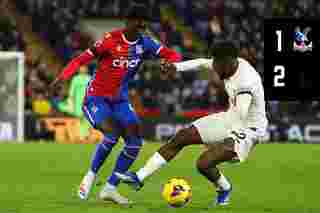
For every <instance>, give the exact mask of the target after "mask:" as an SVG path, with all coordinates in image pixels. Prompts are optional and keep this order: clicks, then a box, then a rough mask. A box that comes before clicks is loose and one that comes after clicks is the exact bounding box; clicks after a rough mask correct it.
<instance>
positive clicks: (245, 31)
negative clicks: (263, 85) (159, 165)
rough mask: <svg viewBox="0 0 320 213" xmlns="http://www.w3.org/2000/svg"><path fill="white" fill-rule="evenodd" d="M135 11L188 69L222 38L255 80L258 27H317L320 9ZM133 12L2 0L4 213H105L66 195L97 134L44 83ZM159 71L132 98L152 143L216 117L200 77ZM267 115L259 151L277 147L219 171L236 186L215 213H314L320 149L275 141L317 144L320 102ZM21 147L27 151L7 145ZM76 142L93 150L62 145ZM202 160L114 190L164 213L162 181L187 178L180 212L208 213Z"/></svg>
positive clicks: (296, 2) (142, 77)
mask: <svg viewBox="0 0 320 213" xmlns="http://www.w3.org/2000/svg"><path fill="white" fill-rule="evenodd" d="M135 2H136V3H141V2H142V3H144V4H148V8H150V10H148V11H146V12H149V13H150V15H151V16H152V18H153V19H152V20H151V21H150V24H149V33H150V34H151V35H152V36H153V37H155V38H156V39H158V40H159V41H161V42H162V43H164V44H166V45H167V46H169V47H172V48H175V49H176V50H178V51H179V52H181V53H182V54H183V56H184V60H187V59H192V58H196V57H199V56H202V57H205V56H207V55H208V47H209V46H210V43H212V41H214V40H215V39H216V38H218V37H220V36H223V37H228V38H232V39H236V40H239V41H240V42H241V54H242V57H244V58H246V59H247V60H248V61H249V62H250V63H252V65H253V66H255V67H256V69H257V71H258V72H259V73H261V75H262V76H263V73H264V72H266V71H265V70H264V27H263V20H264V18H268V17H272V16H286V17H320V2H319V1H318V0H290V1H289V0H272V1H267V0H196V1H192V0H161V1H156V0H144V1H138V0H136V1H135ZM135 2H134V1H131V0H90V1H89V0H0V144H1V143H3V144H1V147H0V162H1V163H0V165H1V173H0V174H1V175H0V180H1V181H0V212H1V213H2V212H4V213H17V212H28V213H29V212H30V213H31V212H32V213H36V212H39V213H40V212H47V213H48V212H57V211H59V212H62V213H64V212H66V213H67V212H76V211H77V212H88V211H89V210H90V212H93V213H95V212H102V211H105V206H103V205H100V204H98V203H96V201H94V199H95V198H92V199H91V200H90V201H89V204H88V203H82V202H79V200H78V199H77V198H75V197H74V196H73V195H74V194H72V193H71V191H72V190H73V189H74V190H76V188H77V186H78V183H79V182H80V178H81V177H82V175H83V172H85V171H86V169H87V165H88V164H89V158H90V153H91V151H92V150H93V149H94V145H90V144H94V143H97V142H99V137H100V134H99V132H96V131H91V130H90V131H89V132H87V131H85V134H84V135H83V132H82V131H81V129H82V127H83V125H82V117H81V113H80V115H79V113H77V111H76V110H70V109H71V108H74V107H76V106H74V105H75V103H77V101H74V100H73V99H72V98H71V97H70V94H71V93H72V92H71V90H72V89H71V87H72V86H71V85H70V84H71V82H67V83H65V85H63V86H62V87H61V88H60V89H59V90H57V91H54V92H50V91H48V85H49V83H50V82H51V81H52V80H53V79H54V77H55V76H56V75H57V73H58V72H60V71H61V70H62V68H63V67H64V65H66V63H67V62H68V61H69V60H70V59H71V58H72V57H73V56H75V55H77V54H79V52H81V51H82V50H84V49H86V48H87V47H88V46H89V45H90V44H92V43H93V42H94V40H95V39H97V38H99V37H101V36H102V34H103V32H105V31H110V30H112V29H114V28H118V27H121V26H123V22H122V21H121V20H120V19H119V18H120V17H121V16H123V14H124V11H125V9H126V8H128V7H129V6H130V5H131V4H134V3H135ZM9 52H10V53H9ZM12 52H19V53H22V54H23V55H24V57H22V55H21V54H20V55H19V54H18V55H15V53H12ZM21 66H22V68H21ZM158 66H159V64H158V63H157V62H155V61H148V62H146V63H144V64H143V66H142V67H141V70H140V72H139V74H138V75H137V76H136V78H135V81H133V82H131V89H130V96H131V99H132V101H133V103H134V107H135V109H136V111H137V112H138V113H139V115H140V116H141V118H142V119H143V126H144V130H145V131H144V133H145V138H146V141H149V142H151V141H152V142H155V141H164V139H166V138H168V137H170V136H172V135H173V134H174V133H175V132H176V130H177V129H179V128H181V127H183V126H184V125H185V124H187V123H188V122H190V121H191V120H194V119H196V118H199V117H201V116H203V115H207V114H208V113H211V112H214V111H217V110H219V104H218V100H217V98H216V96H215V91H214V89H213V88H210V87H208V82H207V80H206V72H197V71H194V72H190V73H183V74H180V73H179V74H178V75H177V76H175V79H173V80H170V81H165V80H163V79H161V78H160V77H159V75H158V70H159V67H158ZM95 68H96V64H95V63H92V64H90V65H89V66H87V67H82V68H81V72H82V73H86V72H87V73H88V74H84V75H89V76H90V74H91V73H93V72H94V70H95ZM22 71H24V72H22ZM84 82H85V80H84ZM82 86H83V85H82ZM73 90H74V89H73ZM80 95H81V94H80ZM22 104H23V105H22ZM269 106H270V107H269V112H270V118H271V124H270V126H269V131H268V136H267V137H266V139H265V143H277V144H272V145H264V144H262V145H261V149H260V147H259V148H258V149H257V152H255V153H253V155H252V160H251V161H249V162H248V163H246V164H243V165H242V166H240V167H234V166H226V168H225V170H224V171H225V172H226V174H227V175H230V176H231V177H232V180H233V181H234V183H235V184H236V188H235V196H234V200H233V201H234V203H235V204H236V205H235V207H234V208H233V207H231V210H230V209H227V210H225V211H224V210H222V211H219V212H254V213H258V212H281V213H283V212H290V213H301V212H319V204H318V203H319V202H318V200H317V199H318V196H317V194H315V193H317V190H315V185H316V183H317V181H318V179H319V178H318V176H317V175H316V172H315V171H317V170H318V166H319V165H318V160H317V159H319V156H320V154H319V151H320V147H319V146H317V145H314V146H313V145H310V146H307V145H303V146H301V145H299V144H291V145H287V144H286V145H282V144H278V143H320V138H319V137H320V102H319V101H309V102H307V101H306V102H300V101H296V102H287V101H281V102H279V101H272V102H269ZM23 127H24V128H23ZM84 129H86V127H85V125H84ZM22 130H23V132H21V131H22ZM22 133H23V134H22ZM21 135H22V136H24V139H23V138H22V137H21ZM17 141H18V142H23V143H25V144H21V145H18V146H16V145H14V144H12V143H13V142H17ZM38 143H39V144H41V145H39V144H38ZM56 143H57V144H63V145H56ZM74 143H77V144H79V143H80V144H88V145H78V146H76V145H68V144H74ZM158 147H159V144H158V143H147V144H146V145H145V146H144V149H143V152H142V154H141V155H140V157H139V159H138V161H137V162H136V163H135V165H134V167H137V165H142V163H143V162H144V161H145V160H146V159H147V158H148V157H149V156H150V155H151V153H153V152H154V151H155V150H156V149H157V148H158ZM116 149H119V148H118V147H117V148H116ZM200 151H201V148H198V147H195V148H194V149H191V150H190V152H188V154H187V155H182V156H179V157H178V158H179V161H175V162H173V163H172V164H171V165H170V168H167V169H164V171H163V173H161V174H160V175H156V176H155V179H154V181H152V182H150V185H149V186H148V187H147V186H146V187H145V189H144V190H143V192H142V193H133V192H128V191H129V190H128V189H127V188H122V187H123V186H122V185H121V187H120V188H121V190H123V191H124V192H126V193H129V195H130V196H131V197H132V198H133V199H135V200H139V201H140V206H138V207H137V209H136V210H134V211H138V212H139V213H140V212H141V213H144V212H151V211H158V212H160V213H161V212H168V209H167V208H166V205H165V204H164V203H163V201H161V199H160V193H159V190H160V187H159V183H163V182H164V181H165V180H166V179H167V178H169V177H170V176H172V175H179V176H183V177H187V178H189V179H190V180H191V183H192V187H193V194H194V199H193V201H192V203H191V208H185V209H183V211H184V212H204V211H205V210H204V207H206V205H207V204H208V203H207V201H208V202H209V200H208V198H210V197H211V196H212V194H211V193H212V192H213V190H208V187H209V188H210V187H211V186H209V185H208V183H207V182H205V181H204V179H201V177H200V176H199V175H198V174H197V173H196V172H195V171H194V170H193V169H194V168H193V167H192V166H190V164H189V162H190V163H191V162H193V160H195V157H197V155H198V153H199V152H200ZM115 152H117V150H116V151H115ZM270 153H272V157H271V155H270ZM115 156H116V154H114V155H112V156H111V158H110V159H108V161H109V162H108V163H107V165H106V168H104V170H103V171H102V174H101V176H103V177H105V176H107V175H108V174H109V172H110V170H111V169H112V165H113V163H114V161H115ZM185 162H188V163H187V164H186V163H185ZM231 168H232V169H231ZM191 169H192V170H191ZM178 171H179V172H178ZM239 174H241V175H239ZM102 182H103V180H99V181H98V183H100V184H101V183H102ZM261 183H263V184H261ZM94 190H97V189H94ZM312 192H313V193H312ZM130 193H131V194H130ZM71 195H72V196H71ZM251 195H254V196H251ZM93 197H94V196H93ZM141 204H142V205H141ZM110 209H111V211H112V212H128V211H130V210H124V209H119V208H115V207H110ZM110 209H109V210H110ZM229 210H230V211H229Z"/></svg>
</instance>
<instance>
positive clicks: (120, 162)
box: [108, 136, 143, 186]
mask: <svg viewBox="0 0 320 213" xmlns="http://www.w3.org/2000/svg"><path fill="white" fill-rule="evenodd" d="M142 143H143V140H142V138H141V137H138V136H130V137H127V138H126V145H125V147H124V148H123V150H122V152H121V153H120V155H119V156H118V159H117V162H116V165H115V168H114V169H113V172H112V175H111V176H110V177H109V179H108V182H109V184H111V185H113V186H117V185H118V184H119V183H120V180H119V178H118V177H117V176H116V174H115V173H116V172H118V173H125V172H126V171H128V170H129V168H130V166H131V165H132V164H133V162H134V161H135V160H136V158H137V157H138V154H139V151H140V148H141V146H142Z"/></svg>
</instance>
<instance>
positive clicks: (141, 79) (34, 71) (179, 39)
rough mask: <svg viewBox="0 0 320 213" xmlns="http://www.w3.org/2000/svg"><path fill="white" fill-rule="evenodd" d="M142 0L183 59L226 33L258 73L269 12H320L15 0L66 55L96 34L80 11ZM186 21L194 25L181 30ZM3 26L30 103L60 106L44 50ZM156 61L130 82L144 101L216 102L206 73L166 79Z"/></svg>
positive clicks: (300, 6)
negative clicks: (19, 60) (21, 64)
mask: <svg viewBox="0 0 320 213" xmlns="http://www.w3.org/2000/svg"><path fill="white" fill-rule="evenodd" d="M140 2H142V3H144V4H148V8H150V10H149V11H148V12H149V13H150V15H151V17H152V20H151V21H150V29H151V31H152V32H153V33H154V34H155V35H156V36H157V37H158V38H159V39H160V41H161V42H162V43H164V44H165V45H167V46H169V47H171V48H174V49H176V50H177V51H179V52H181V54H182V55H183V57H184V58H183V59H184V60H188V59H193V58H197V57H206V56H207V52H208V49H209V48H210V45H211V44H212V42H213V41H214V40H215V39H216V38H220V37H225V38H230V39H235V40H238V41H240V45H241V56H242V57H244V58H246V59H247V60H248V61H249V62H250V63H251V64H252V65H253V66H255V67H256V69H257V71H258V72H259V73H261V74H263V72H264V70H263V69H264V66H263V65H264V55H263V54H264V32H263V30H264V29H263V19H264V17H269V16H271V14H273V15H275V16H295V17H302V16H310V17H316V16H319V15H320V2H318V1H315V0H297V1H288V0H274V1H272V4H271V1H265V0H248V1H243V0H197V1H190V0H172V1H169V0H164V1H156V0H146V1H139V0H136V1H135V2H133V1H129V0H90V1H89V0H68V1H65V0H28V1H16V4H17V7H18V9H19V11H20V12H21V13H23V14H25V15H30V16H32V20H33V24H32V26H33V28H34V29H33V30H34V31H35V32H38V33H39V35H40V36H41V37H42V38H43V39H44V40H46V41H47V42H48V43H49V44H50V46H51V47H52V48H53V49H55V50H56V52H57V53H58V54H59V56H61V58H62V59H63V60H64V62H65V63H67V62H68V60H70V59H71V58H72V57H73V56H74V55H76V54H78V53H79V51H81V50H84V49H85V48H87V47H88V44H89V43H91V42H92V41H91V38H90V37H89V36H88V35H86V34H83V33H82V32H81V28H80V24H79V23H80V19H81V18H83V17H122V16H123V15H124V14H125V12H126V8H128V7H129V6H130V5H131V4H134V3H140ZM162 6H166V7H169V8H171V9H173V11H174V13H175V16H173V17H172V16H169V15H168V16H167V15H163V14H162V13H161V10H160V8H161V7H162ZM271 9H272V10H271ZM285 14H287V15H285ZM288 14H289V15H288ZM176 17H178V18H176ZM177 20H179V21H177ZM181 22H182V25H184V26H188V27H189V28H190V29H192V30H191V31H190V30H180V28H179V25H181ZM8 23H9V24H8ZM0 27H1V29H4V30H1V31H0V49H1V50H16V49H20V50H24V51H25V53H26V55H27V69H26V77H25V79H26V97H27V98H26V100H27V101H26V108H27V109H30V110H31V111H34V112H36V113H37V114H39V115H48V114H50V115H51V114H56V113H58V112H56V110H55V107H54V104H52V102H56V101H57V100H63V99H64V97H65V96H66V95H67V92H66V89H63V88H62V89H61V90H57V91H56V93H55V94H49V92H48V90H47V88H46V86H47V85H48V84H49V82H50V81H51V80H52V78H53V76H52V74H51V73H50V70H49V69H48V67H47V66H46V63H45V62H44V61H43V60H42V59H41V57H39V56H37V57H34V56H33V55H32V52H29V50H28V47H25V46H24V42H23V39H22V36H21V34H19V33H18V32H17V31H16V29H15V25H14V24H12V23H10V21H9V22H8V21H6V22H5V24H4V22H3V21H1V22H0ZM178 29H179V30H178ZM197 40H200V41H201V45H202V46H204V48H203V49H197V48H196V43H197ZM157 66H158V63H156V62H149V63H144V64H143V66H142V67H141V72H140V74H139V75H137V76H136V79H135V81H134V82H132V84H131V86H132V90H131V91H132V93H137V92H138V93H139V94H140V95H141V99H142V103H143V105H144V107H145V108H147V109H156V110H158V111H160V112H164V113H169V114H170V113H172V114H175V113H179V112H182V111H188V110H193V109H207V110H214V109H216V108H217V107H218V100H217V97H216V96H215V90H214V89H213V88H210V87H209V86H208V81H207V80H201V79H202V78H201V75H200V73H201V72H198V71H196V70H195V71H194V72H189V73H183V74H181V73H178V74H177V76H175V79H173V80H171V81H164V80H163V79H161V78H160V76H159V75H157V72H156V70H157V69H158V67H157ZM92 69H94V66H93V68H92ZM92 69H91V70H92ZM203 79H205V78H203ZM270 107H271V112H273V113H275V114H276V113H279V112H283V111H284V112H288V111H293V113H296V112H297V111H298V110H302V111H306V110H308V111H313V110H316V109H318V108H319V104H318V103H317V102H312V103H311V104H310V103H309V104H306V103H300V102H296V103H291V105H290V107H288V104H287V103H285V104H283V103H279V102H271V103H270ZM283 108H284V109H285V110H283Z"/></svg>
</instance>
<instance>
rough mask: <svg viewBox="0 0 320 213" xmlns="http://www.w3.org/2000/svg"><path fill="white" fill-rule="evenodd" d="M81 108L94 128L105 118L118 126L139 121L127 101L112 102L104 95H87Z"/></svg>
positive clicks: (125, 125) (124, 126)
mask: <svg viewBox="0 0 320 213" xmlns="http://www.w3.org/2000/svg"><path fill="white" fill-rule="evenodd" d="M82 109H83V112H84V115H85V117H86V118H87V119H88V121H89V122H90V123H91V125H92V127H94V128H98V127H99V126H100V125H101V124H102V123H103V122H104V121H105V120H106V119H111V120H112V121H114V122H116V123H117V124H118V127H120V128H126V127H128V125H130V124H137V123H139V122H140V120H139V118H138V116H137V114H136V113H135V111H134V109H133V107H132V106H131V104H130V103H129V101H120V102H112V101H109V100H108V99H107V98H105V97H101V96H88V97H86V98H85V100H84V103H83V107H82Z"/></svg>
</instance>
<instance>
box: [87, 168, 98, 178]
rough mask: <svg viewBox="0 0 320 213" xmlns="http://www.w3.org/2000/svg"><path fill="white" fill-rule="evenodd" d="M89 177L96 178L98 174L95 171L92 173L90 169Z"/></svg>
mask: <svg viewBox="0 0 320 213" xmlns="http://www.w3.org/2000/svg"><path fill="white" fill-rule="evenodd" d="M87 175H88V176H89V177H95V176H96V173H94V172H93V171H91V169H89V171H88V173H87Z"/></svg>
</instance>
